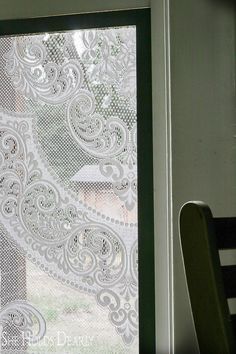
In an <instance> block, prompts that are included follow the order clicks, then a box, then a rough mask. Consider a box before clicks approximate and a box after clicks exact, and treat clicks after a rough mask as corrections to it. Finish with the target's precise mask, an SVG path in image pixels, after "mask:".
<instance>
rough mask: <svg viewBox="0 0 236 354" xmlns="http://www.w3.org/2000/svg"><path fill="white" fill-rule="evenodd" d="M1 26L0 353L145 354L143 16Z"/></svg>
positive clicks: (148, 220)
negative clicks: (114, 353) (3, 351)
mask: <svg viewBox="0 0 236 354" xmlns="http://www.w3.org/2000/svg"><path fill="white" fill-rule="evenodd" d="M2 28H4V33H3V32H2V33H1V34H2V37H1V38H0V56H1V57H0V66H1V67H0V69H1V73H0V75H1V80H0V85H1V90H0V92H1V94H0V99H1V103H0V104H1V107H2V109H1V119H0V157H1V159H0V163H1V165H2V166H1V175H0V194H1V197H2V199H1V211H0V213H1V214H0V217H1V219H0V221H1V224H2V228H1V230H2V232H1V250H0V252H1V260H2V261H1V269H0V272H1V290H0V291H1V312H0V323H1V324H2V332H1V348H2V350H5V351H6V353H7V352H10V351H12V350H17V352H19V351H20V350H21V351H24V352H30V353H32V352H35V353H40V352H42V353H45V352H46V353H47V352H54V353H60V352H61V353H65V352H68V353H77V352H78V348H79V350H80V352H81V353H83V352H84V353H87V352H89V353H99V352H101V353H104V352H107V353H112V352H116V353H123V352H125V353H127V352H129V353H138V351H139V348H140V352H143V351H144V350H145V351H146V352H148V353H151V352H154V285H153V283H154V279H153V278H154V275H153V273H154V265H153V252H154V250H153V215H152V213H153V210H152V139H151V136H152V129H151V79H150V65H149V64H150V43H149V42H150V33H149V31H150V29H149V12H148V11H147V10H138V11H126V12H119V13H104V14H87V15H80V16H63V17H54V18H45V19H43V18H42V19H33V20H24V21H5V22H4V24H3V25H2ZM138 261H139V270H138ZM147 302H148V306H146V304H147ZM138 305H139V308H138ZM138 314H139V315H140V316H139V319H138ZM139 340H140V343H139Z"/></svg>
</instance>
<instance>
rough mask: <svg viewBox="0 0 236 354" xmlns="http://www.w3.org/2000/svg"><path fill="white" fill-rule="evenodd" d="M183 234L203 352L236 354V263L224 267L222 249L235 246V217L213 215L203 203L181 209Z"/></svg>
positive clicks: (193, 311)
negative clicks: (233, 303)
mask: <svg viewBox="0 0 236 354" xmlns="http://www.w3.org/2000/svg"><path fill="white" fill-rule="evenodd" d="M179 226H180V237H181V244H182V253H183V259H184V265H185V273H186V279H187V284H188V291H189V297H190V302H191V307H192V313H193V319H194V323H195V329H196V334H197V338H198V344H199V349H200V353H201V354H205V353H206V354H236V315H230V313H229V307H228V302H227V299H228V298H233V297H236V265H230V266H221V265H220V258H219V250H223V249H233V248H236V218H228V217H223V218H214V217H213V216H212V213H211V210H210V208H209V207H208V206H207V205H205V204H204V203H202V202H188V203H186V204H185V205H184V206H183V207H182V209H181V211H180V225H179Z"/></svg>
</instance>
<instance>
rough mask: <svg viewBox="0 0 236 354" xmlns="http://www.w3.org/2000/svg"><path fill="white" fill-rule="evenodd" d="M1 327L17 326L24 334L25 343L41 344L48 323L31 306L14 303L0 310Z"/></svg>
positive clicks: (22, 302) (18, 302) (24, 303)
mask: <svg viewBox="0 0 236 354" xmlns="http://www.w3.org/2000/svg"><path fill="white" fill-rule="evenodd" d="M0 325H2V326H4V325H9V326H15V327H16V328H17V329H19V331H20V332H21V333H22V335H23V337H24V342H25V341H27V343H29V344H34V343H37V342H39V341H40V340H41V339H42V338H43V337H44V335H45V333H46V322H45V320H44V318H43V316H42V314H41V313H40V312H39V311H38V310H37V309H36V308H35V307H34V306H32V305H31V304H29V303H27V302H24V301H14V302H11V303H9V304H7V305H6V306H4V307H3V308H2V309H1V310H0Z"/></svg>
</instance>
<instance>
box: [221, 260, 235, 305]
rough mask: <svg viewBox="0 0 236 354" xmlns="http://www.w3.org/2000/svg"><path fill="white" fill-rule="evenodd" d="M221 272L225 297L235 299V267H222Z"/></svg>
mask: <svg viewBox="0 0 236 354" xmlns="http://www.w3.org/2000/svg"><path fill="white" fill-rule="evenodd" d="M221 270H222V276H223V282H224V288H225V295H226V297H227V298H228V299H229V298H234V297H236V265H230V266H223V267H221Z"/></svg>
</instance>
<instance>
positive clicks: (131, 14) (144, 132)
mask: <svg viewBox="0 0 236 354" xmlns="http://www.w3.org/2000/svg"><path fill="white" fill-rule="evenodd" d="M150 22H151V21H150V9H137V10H123V11H112V12H99V13H85V14H78V15H77V14H76V15H62V16H51V17H37V18H26V19H14V20H1V21H0V36H6V35H8V36H9V35H16V34H29V33H39V32H53V31H65V30H75V29H88V28H104V27H115V26H128V25H135V26H136V36H137V38H136V40H137V141H138V144H137V145H138V245H139V247H138V257H139V272H138V274H139V275H138V277H139V352H140V353H141V354H143V353H145V354H146V353H148V354H154V353H155V351H156V350H155V281H154V207H153V131H152V83H151V78H152V75H151V23H150Z"/></svg>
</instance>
